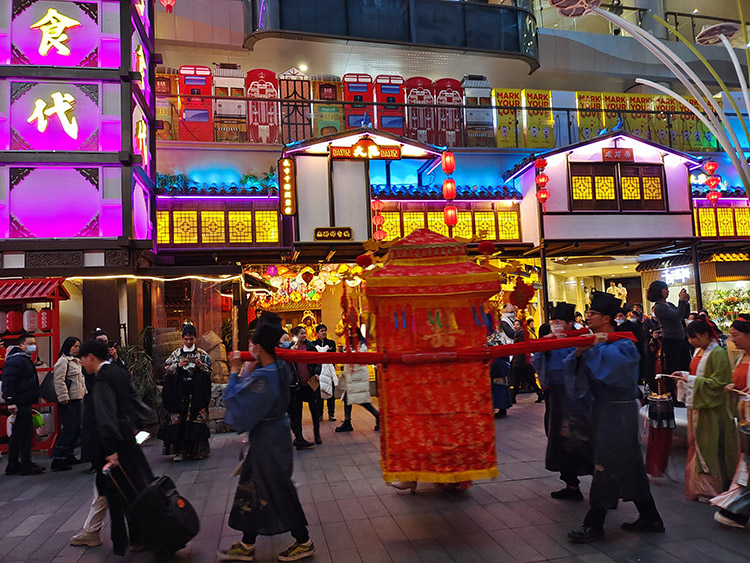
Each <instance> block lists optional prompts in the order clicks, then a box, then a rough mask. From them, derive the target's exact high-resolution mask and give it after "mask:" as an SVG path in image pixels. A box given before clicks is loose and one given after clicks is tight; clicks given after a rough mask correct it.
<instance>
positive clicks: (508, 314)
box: [503, 313, 513, 319]
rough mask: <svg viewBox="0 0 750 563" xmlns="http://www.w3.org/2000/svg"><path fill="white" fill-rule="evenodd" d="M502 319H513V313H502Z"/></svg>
mask: <svg viewBox="0 0 750 563" xmlns="http://www.w3.org/2000/svg"><path fill="white" fill-rule="evenodd" d="M503 317H505V318H506V319H511V318H513V313H503Z"/></svg>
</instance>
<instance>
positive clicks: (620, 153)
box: [602, 147, 635, 162]
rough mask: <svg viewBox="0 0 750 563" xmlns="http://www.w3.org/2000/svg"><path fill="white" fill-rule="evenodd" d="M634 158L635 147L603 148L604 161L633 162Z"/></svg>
mask: <svg viewBox="0 0 750 563" xmlns="http://www.w3.org/2000/svg"><path fill="white" fill-rule="evenodd" d="M634 160H635V155H634V154H633V149H628V148H610V147H608V148H606V149H602V162H633V161H634Z"/></svg>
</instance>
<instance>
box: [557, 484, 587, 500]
mask: <svg viewBox="0 0 750 563" xmlns="http://www.w3.org/2000/svg"><path fill="white" fill-rule="evenodd" d="M549 496H551V497H552V498H555V499H557V500H583V493H582V492H581V489H572V488H570V487H565V488H564V489H560V490H559V491H552V492H551V493H550V494H549Z"/></svg>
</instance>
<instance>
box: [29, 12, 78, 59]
mask: <svg viewBox="0 0 750 563" xmlns="http://www.w3.org/2000/svg"><path fill="white" fill-rule="evenodd" d="M79 25H81V22H79V21H78V20H74V19H73V18H69V17H68V16H65V15H63V14H61V13H60V12H58V11H57V10H55V9H54V8H50V9H49V10H47V13H46V14H45V15H44V16H43V17H42V19H40V20H39V21H38V22H36V23H35V24H32V25H31V29H39V30H40V31H41V32H42V39H41V41H40V42H39V54H40V55H42V56H46V55H47V53H49V50H50V49H51V48H52V47H54V48H55V50H56V51H57V52H58V54H60V55H70V49H69V48H68V46H67V45H65V42H66V41H67V40H68V39H69V37H68V34H67V33H65V30H66V29H70V28H72V27H78V26H79Z"/></svg>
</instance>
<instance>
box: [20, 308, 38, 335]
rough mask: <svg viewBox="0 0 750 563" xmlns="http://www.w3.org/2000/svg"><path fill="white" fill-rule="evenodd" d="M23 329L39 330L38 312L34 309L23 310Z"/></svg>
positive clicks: (29, 330)
mask: <svg viewBox="0 0 750 563" xmlns="http://www.w3.org/2000/svg"><path fill="white" fill-rule="evenodd" d="M23 329H24V330H25V331H26V332H31V333H34V332H36V331H37V330H39V312H38V311H37V310H36V309H26V310H25V311H24V312H23Z"/></svg>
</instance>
